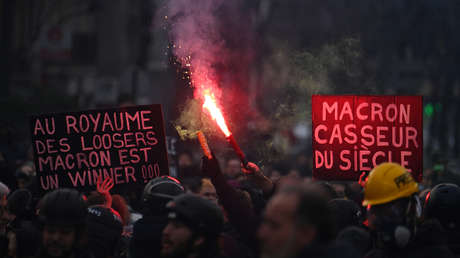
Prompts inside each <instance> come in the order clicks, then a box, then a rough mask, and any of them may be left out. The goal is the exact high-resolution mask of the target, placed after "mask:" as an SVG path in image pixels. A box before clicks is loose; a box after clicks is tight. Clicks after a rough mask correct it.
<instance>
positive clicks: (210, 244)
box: [161, 194, 224, 258]
mask: <svg viewBox="0 0 460 258" xmlns="http://www.w3.org/2000/svg"><path fill="white" fill-rule="evenodd" d="M167 208H168V209H169V213H168V218H169V222H168V225H167V226H166V228H165V229H164V230H163V238H162V249H161V256H162V257H188V258H192V257H193V258H211V257H219V245H218V239H219V235H220V233H221V231H222V229H223V225H224V219H223V215H222V212H221V210H220V208H219V207H218V206H217V205H216V204H215V203H213V202H211V201H209V200H206V199H203V198H201V197H199V196H196V195H191V194H183V195H179V196H178V197H176V198H175V199H174V200H173V201H171V202H170V203H168V205H167Z"/></svg>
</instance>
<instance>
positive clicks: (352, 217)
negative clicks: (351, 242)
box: [328, 199, 364, 233]
mask: <svg viewBox="0 0 460 258" xmlns="http://www.w3.org/2000/svg"><path fill="white" fill-rule="evenodd" d="M328 206H329V209H330V211H331V214H332V217H333V219H334V221H335V223H334V224H335V226H336V228H335V229H336V232H337V233H338V232H340V231H341V230H343V229H344V228H346V227H349V226H357V227H359V226H360V225H361V224H362V222H363V221H364V220H363V215H362V212H361V209H360V207H359V206H358V204H356V203H355V202H353V201H352V200H345V199H332V200H330V201H329V202H328Z"/></svg>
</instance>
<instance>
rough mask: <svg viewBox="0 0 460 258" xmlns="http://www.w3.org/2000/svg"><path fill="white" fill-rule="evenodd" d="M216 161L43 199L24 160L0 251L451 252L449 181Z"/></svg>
mask: <svg viewBox="0 0 460 258" xmlns="http://www.w3.org/2000/svg"><path fill="white" fill-rule="evenodd" d="M219 160H220V161H222V160H221V157H218V156H216V155H214V154H213V156H212V158H208V157H203V158H202V160H201V162H200V165H199V166H184V167H188V169H182V170H180V171H179V173H178V175H177V177H172V176H160V177H156V178H154V179H152V180H151V181H149V182H148V183H147V184H146V185H145V187H144V188H143V191H142V193H141V194H140V195H137V194H135V193H129V192H128V193H124V194H113V193H111V190H112V189H113V186H114V182H113V180H112V179H111V178H100V179H99V181H98V183H97V189H96V190H95V191H93V192H79V191H77V190H76V189H57V190H54V191H51V192H48V193H46V194H45V195H44V196H40V195H37V193H36V191H35V189H34V188H33V187H31V186H30V184H28V182H29V181H30V178H28V177H27V173H28V172H27V171H24V170H26V169H29V168H30V169H33V166H30V167H22V168H20V171H19V173H18V175H17V176H16V180H17V182H16V184H15V186H11V185H8V183H5V184H4V183H0V197H1V198H0V200H1V203H0V208H1V213H0V257H18V258H22V257H72V258H79V257H94V258H144V257H188V258H202V257H205V258H211V257H223V258H224V257H232V258H233V257H247V258H257V257H260V258H283V257H285V258H296V257H367V258H374V257H436V258H443V257H460V188H459V187H458V186H457V185H456V184H454V183H450V182H439V183H437V184H436V185H432V186H427V185H423V184H420V183H417V182H416V181H415V180H414V179H413V177H412V176H411V174H410V173H409V172H407V171H406V170H405V169H404V168H403V167H402V166H400V165H399V164H396V163H382V164H380V165H378V166H376V167H375V168H373V169H372V171H371V172H370V173H369V174H368V175H367V177H366V178H361V180H360V181H359V182H348V183H337V182H325V181H316V180H312V179H311V178H309V177H302V176H299V173H297V172H295V171H293V172H289V173H285V175H280V174H279V173H278V174H276V173H274V172H276V171H275V170H273V171H270V172H269V173H267V172H264V171H262V169H260V168H259V166H258V165H256V164H255V163H253V162H249V163H248V164H247V165H246V166H244V165H242V164H241V163H240V162H239V160H238V159H232V158H230V159H228V160H225V162H222V163H221V162H219ZM180 162H185V163H187V164H189V163H190V161H187V160H185V161H180ZM189 165H190V164H189ZM221 167H222V168H221ZM302 173H306V174H308V172H301V173H300V174H302ZM432 173H434V172H432Z"/></svg>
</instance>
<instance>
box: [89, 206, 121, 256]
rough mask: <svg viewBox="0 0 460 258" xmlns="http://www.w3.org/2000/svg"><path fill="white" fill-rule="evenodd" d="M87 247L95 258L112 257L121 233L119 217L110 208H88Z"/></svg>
mask: <svg viewBox="0 0 460 258" xmlns="http://www.w3.org/2000/svg"><path fill="white" fill-rule="evenodd" d="M87 224H88V247H89V248H90V250H91V251H92V253H94V255H95V257H96V258H106V257H113V256H114V255H115V252H116V250H118V247H117V245H118V244H119V242H120V239H121V233H122V231H123V226H122V221H121V217H120V216H119V215H118V213H115V212H114V211H113V210H112V209H111V208H106V207H103V206H100V205H94V206H91V207H89V208H88V217H87Z"/></svg>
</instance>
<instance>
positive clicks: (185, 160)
mask: <svg viewBox="0 0 460 258" xmlns="http://www.w3.org/2000/svg"><path fill="white" fill-rule="evenodd" d="M193 163H194V162H193V156H192V153H191V152H190V151H183V152H181V153H179V155H178V157H177V165H178V166H179V168H185V167H192V166H193Z"/></svg>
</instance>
